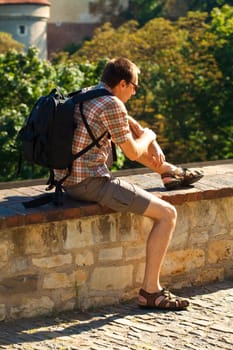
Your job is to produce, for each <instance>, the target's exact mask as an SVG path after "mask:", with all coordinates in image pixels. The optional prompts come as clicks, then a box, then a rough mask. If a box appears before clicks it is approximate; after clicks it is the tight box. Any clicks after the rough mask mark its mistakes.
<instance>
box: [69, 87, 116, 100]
mask: <svg viewBox="0 0 233 350" xmlns="http://www.w3.org/2000/svg"><path fill="white" fill-rule="evenodd" d="M107 95H108V96H113V94H112V93H111V92H110V91H108V90H107V89H104V88H99V89H93V90H87V91H80V92H79V93H78V94H75V95H74V96H72V101H73V102H74V103H80V102H84V101H88V100H92V99H93V98H96V97H101V96H107Z"/></svg>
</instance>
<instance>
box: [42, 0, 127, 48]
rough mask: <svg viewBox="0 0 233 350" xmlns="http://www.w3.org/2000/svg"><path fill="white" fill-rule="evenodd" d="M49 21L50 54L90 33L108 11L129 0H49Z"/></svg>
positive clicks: (75, 43)
mask: <svg viewBox="0 0 233 350" xmlns="http://www.w3.org/2000/svg"><path fill="white" fill-rule="evenodd" d="M50 3H51V13H50V18H49V21H48V50H49V54H50V53H52V52H56V51H58V50H62V49H64V48H66V47H68V46H69V45H72V44H73V45H78V44H79V43H80V42H81V41H82V40H83V39H85V38H89V37H91V36H92V35H93V31H94V29H95V28H96V27H98V26H99V25H100V24H101V22H103V20H106V19H108V17H106V16H105V15H106V14H108V13H109V12H115V14H116V12H117V9H118V8H119V7H121V8H122V7H123V8H125V7H127V6H128V0H118V1H116V0H114V1H113V0H92V1H90V0H50Z"/></svg>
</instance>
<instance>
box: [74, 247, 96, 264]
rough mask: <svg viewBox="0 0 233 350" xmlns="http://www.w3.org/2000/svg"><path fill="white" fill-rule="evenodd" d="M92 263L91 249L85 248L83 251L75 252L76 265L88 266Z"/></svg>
mask: <svg viewBox="0 0 233 350" xmlns="http://www.w3.org/2000/svg"><path fill="white" fill-rule="evenodd" d="M93 263H94V256H93V253H92V251H90V249H89V250H85V251H84V252H83V253H80V254H77V256H76V258H75V264H76V265H78V266H90V265H93Z"/></svg>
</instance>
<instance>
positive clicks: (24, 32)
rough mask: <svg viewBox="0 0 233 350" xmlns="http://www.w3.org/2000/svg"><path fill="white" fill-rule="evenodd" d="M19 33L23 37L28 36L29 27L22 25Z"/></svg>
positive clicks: (19, 27)
mask: <svg viewBox="0 0 233 350" xmlns="http://www.w3.org/2000/svg"><path fill="white" fill-rule="evenodd" d="M17 29H18V30H17V32H18V34H19V35H21V36H25V35H27V27H26V26H25V25H24V24H20V25H19V26H18V28H17Z"/></svg>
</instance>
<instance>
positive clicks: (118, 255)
mask: <svg viewBox="0 0 233 350" xmlns="http://www.w3.org/2000/svg"><path fill="white" fill-rule="evenodd" d="M122 254H123V249H122V247H114V248H105V249H100V251H99V260H110V261H111V260H120V259H122Z"/></svg>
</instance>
